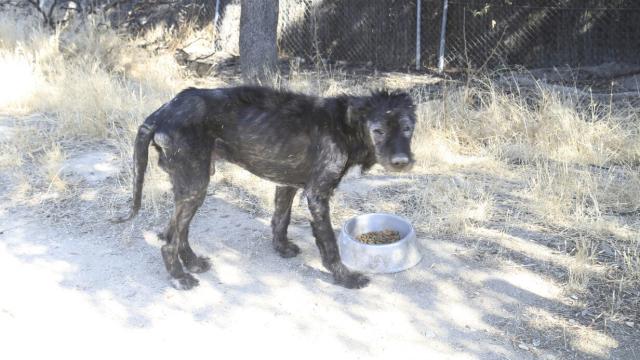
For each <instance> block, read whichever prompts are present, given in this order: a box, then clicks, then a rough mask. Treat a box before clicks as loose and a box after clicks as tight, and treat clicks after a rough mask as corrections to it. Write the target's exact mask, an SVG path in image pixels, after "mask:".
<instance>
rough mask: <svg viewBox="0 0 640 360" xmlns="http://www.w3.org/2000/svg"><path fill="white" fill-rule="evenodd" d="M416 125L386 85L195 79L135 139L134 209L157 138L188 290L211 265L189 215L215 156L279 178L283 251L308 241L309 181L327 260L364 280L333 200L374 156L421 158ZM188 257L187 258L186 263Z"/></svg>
mask: <svg viewBox="0 0 640 360" xmlns="http://www.w3.org/2000/svg"><path fill="white" fill-rule="evenodd" d="M414 125H415V111H414V105H413V102H412V100H411V97H410V96H409V95H408V94H406V93H403V92H391V93H390V92H386V91H378V92H375V93H373V94H371V95H370V96H338V97H332V98H318V97H312V96H307V95H301V94H296V93H291V92H286V91H277V90H273V89H270V88H264V87H234V88H222V89H195V88H189V89H186V90H184V91H182V92H181V93H179V94H178V95H177V96H176V97H175V98H174V99H173V100H171V101H170V102H168V103H166V104H164V105H163V106H162V107H160V108H159V109H158V110H156V111H155V112H154V113H153V114H151V115H150V116H149V117H148V118H147V119H146V120H145V121H144V123H143V124H142V125H141V126H140V128H139V130H138V135H137V136H136V140H135V148H134V158H133V160H134V187H133V207H132V209H131V212H130V213H129V214H128V215H127V216H125V217H122V218H119V219H117V220H115V221H116V222H121V221H126V220H129V219H131V218H132V217H134V216H135V215H136V214H137V212H138V210H139V209H140V204H141V197H142V184H143V180H144V172H145V169H146V166H147V159H148V148H149V144H152V145H153V147H154V148H155V149H156V150H157V151H158V154H159V164H160V167H161V168H162V169H163V170H164V171H166V172H167V173H168V174H169V176H170V178H171V182H172V184H173V192H174V198H175V211H174V213H173V216H172V217H171V221H170V222H169V225H168V227H167V229H166V231H165V232H164V233H163V234H162V237H163V238H164V239H165V240H166V241H167V244H166V245H164V246H162V257H163V259H164V263H165V266H166V268H167V271H168V272H169V274H170V275H171V276H172V278H173V279H174V281H173V283H174V286H176V287H178V288H181V289H189V288H191V287H193V286H196V285H197V284H198V280H197V279H196V278H195V277H193V276H192V275H191V274H189V273H188V272H185V271H184V270H183V266H182V264H184V267H186V269H187V270H188V271H189V272H193V273H198V272H203V271H206V270H208V269H209V268H210V264H209V261H208V259H206V258H203V257H199V256H197V255H196V254H195V253H194V252H193V250H191V247H190V246H189V241H188V239H187V237H188V234H189V224H190V222H191V219H192V218H193V216H194V214H195V213H196V210H197V209H198V207H200V205H201V204H202V202H203V201H204V198H205V195H206V192H207V186H208V184H209V178H210V176H211V175H212V174H213V171H214V168H213V166H214V163H215V159H220V158H221V159H225V160H227V161H230V162H232V163H235V164H237V165H239V166H241V167H243V168H245V169H247V170H248V171H250V172H252V173H253V174H255V175H257V176H259V177H261V178H264V179H268V180H271V181H273V182H275V183H276V184H277V187H276V196H275V212H274V214H273V219H272V221H271V226H272V230H273V247H274V248H275V250H276V251H277V252H278V253H279V254H280V255H281V256H283V257H293V256H296V255H297V254H298V253H299V251H300V250H299V248H298V246H296V245H295V244H294V243H293V242H291V241H290V240H288V239H287V227H288V225H289V221H290V218H291V203H292V201H293V198H294V196H295V194H296V191H297V189H299V188H303V189H304V190H305V192H304V193H305V194H306V196H307V202H308V205H309V210H310V211H311V215H312V221H311V225H312V229H313V235H314V236H315V239H316V244H317V246H318V249H319V250H320V255H321V256H322V263H323V265H324V266H325V267H326V268H327V269H328V270H329V271H331V273H332V274H333V276H334V279H335V281H336V283H337V284H340V285H342V286H345V287H347V288H361V287H363V286H365V285H366V284H367V283H368V282H369V279H368V278H367V277H365V276H364V275H362V274H359V273H356V272H352V271H349V270H348V269H347V268H346V267H345V266H344V265H343V264H342V262H341V260H340V255H339V253H338V247H337V244H336V239H335V235H334V231H333V228H332V226H331V220H330V216H329V199H330V197H331V195H332V193H333V191H334V189H335V188H336V187H337V186H338V184H339V183H340V180H341V179H342V177H343V176H344V174H345V173H346V172H347V170H349V168H351V167H353V166H357V165H359V166H362V168H363V169H365V170H366V169H368V168H370V167H371V166H373V165H374V164H375V163H380V164H381V165H383V166H384V167H385V168H387V169H389V170H393V171H401V170H409V169H410V168H411V165H412V164H413V159H412V154H411V149H410V144H411V136H412V134H413V128H414ZM181 262H182V264H181Z"/></svg>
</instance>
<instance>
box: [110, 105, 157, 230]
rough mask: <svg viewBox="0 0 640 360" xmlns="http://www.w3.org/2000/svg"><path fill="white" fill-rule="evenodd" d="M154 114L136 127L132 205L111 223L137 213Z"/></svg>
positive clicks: (154, 123) (153, 124)
mask: <svg viewBox="0 0 640 360" xmlns="http://www.w3.org/2000/svg"><path fill="white" fill-rule="evenodd" d="M154 115H155V114H153V115H151V116H149V117H148V118H147V120H145V122H144V123H143V124H142V125H140V127H139V128H138V134H137V135H136V140H135V145H134V148H133V206H132V207H131V210H130V211H129V213H128V214H127V215H125V216H122V217H118V218H115V219H112V220H111V222H113V223H121V222H125V221H128V220H131V219H133V217H135V216H136V215H137V214H138V211H139V210H140V206H141V204H142V184H143V183H144V173H145V171H146V170H147V163H148V160H149V143H151V139H152V138H153V134H154V133H155V131H156V128H157V125H156V118H155V116H154Z"/></svg>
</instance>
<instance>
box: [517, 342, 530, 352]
mask: <svg viewBox="0 0 640 360" xmlns="http://www.w3.org/2000/svg"><path fill="white" fill-rule="evenodd" d="M518 347H519V348H520V349H522V350H527V351H528V350H529V347H528V346H527V345H525V344H518Z"/></svg>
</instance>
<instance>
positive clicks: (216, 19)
mask: <svg viewBox="0 0 640 360" xmlns="http://www.w3.org/2000/svg"><path fill="white" fill-rule="evenodd" d="M219 17H220V0H216V13H215V15H213V27H214V29H216V30H217V29H218V18H219Z"/></svg>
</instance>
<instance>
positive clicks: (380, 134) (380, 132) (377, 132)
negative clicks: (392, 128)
mask: <svg viewBox="0 0 640 360" xmlns="http://www.w3.org/2000/svg"><path fill="white" fill-rule="evenodd" d="M373 133H374V134H376V135H379V136H382V135H384V131H382V130H380V129H375V130H373Z"/></svg>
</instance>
